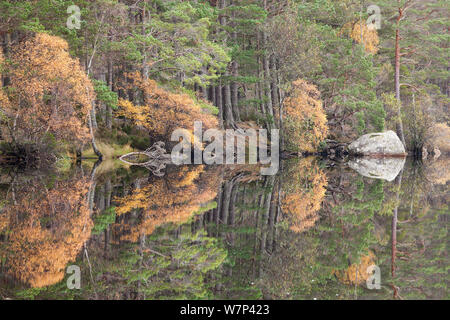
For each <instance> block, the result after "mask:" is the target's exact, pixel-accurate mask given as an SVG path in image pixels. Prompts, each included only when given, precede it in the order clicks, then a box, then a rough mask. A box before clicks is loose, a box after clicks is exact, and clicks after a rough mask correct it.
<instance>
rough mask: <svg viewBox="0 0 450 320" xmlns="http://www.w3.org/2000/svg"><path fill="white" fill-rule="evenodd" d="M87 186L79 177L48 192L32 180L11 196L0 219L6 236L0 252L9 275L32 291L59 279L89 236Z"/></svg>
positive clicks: (1, 227) (64, 182)
mask: <svg viewBox="0 0 450 320" xmlns="http://www.w3.org/2000/svg"><path fill="white" fill-rule="evenodd" d="M89 185H90V182H89V180H87V179H85V178H81V177H78V178H77V179H74V180H72V179H69V180H68V181H57V182H55V184H54V186H53V188H52V189H51V190H47V189H46V188H45V185H44V184H42V183H41V182H40V181H38V180H37V179H36V181H35V180H33V181H30V183H29V184H25V185H23V186H22V187H18V188H17V189H16V190H15V200H14V199H11V204H9V205H6V206H5V208H4V210H3V211H2V213H1V215H0V232H5V231H7V233H8V234H9V236H8V240H7V246H6V247H4V248H5V249H1V248H2V247H0V257H1V258H2V259H5V261H6V268H7V273H8V274H10V275H12V276H14V278H15V279H18V280H20V281H21V282H23V283H26V284H28V285H30V286H31V287H44V286H49V285H52V284H55V283H57V282H59V281H61V280H62V279H63V278H64V275H65V271H66V266H67V263H68V262H70V261H75V259H76V257H77V254H78V253H79V252H80V251H81V248H82V246H83V244H84V243H85V242H86V241H87V239H88V238H89V236H90V233H91V229H92V225H93V223H92V220H91V218H90V212H89V208H88V204H87V201H86V194H87V192H88V189H89ZM2 230H3V231H2Z"/></svg>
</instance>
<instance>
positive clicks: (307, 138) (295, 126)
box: [283, 79, 328, 152]
mask: <svg viewBox="0 0 450 320" xmlns="http://www.w3.org/2000/svg"><path fill="white" fill-rule="evenodd" d="M285 110H286V120H285V124H284V128H283V130H284V136H285V138H286V144H287V146H286V147H287V149H288V150H289V151H296V152H301V151H308V152H314V151H316V150H317V149H318V147H319V145H320V143H321V142H322V141H323V140H324V139H325V138H326V137H327V135H328V126H327V118H326V115H325V112H324V110H323V108H322V101H321V100H320V92H319V91H318V90H317V88H316V87H315V86H314V85H312V84H309V83H307V82H306V81H305V80H302V79H299V80H296V81H294V82H293V83H292V90H291V94H290V96H289V97H288V98H286V100H285Z"/></svg>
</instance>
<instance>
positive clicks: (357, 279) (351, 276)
mask: <svg viewBox="0 0 450 320" xmlns="http://www.w3.org/2000/svg"><path fill="white" fill-rule="evenodd" d="M374 264H375V255H374V254H373V252H371V251H369V253H368V254H367V255H364V256H362V257H361V258H360V261H359V263H353V264H351V265H350V266H349V267H348V268H347V269H345V270H338V271H334V274H335V275H336V277H337V278H338V279H339V281H340V282H342V283H344V284H348V285H350V284H363V283H365V282H366V280H367V279H368V278H369V277H370V276H371V274H370V273H368V272H367V269H368V268H369V267H370V266H372V265H374Z"/></svg>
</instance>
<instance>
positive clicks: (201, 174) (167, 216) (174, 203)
mask: <svg viewBox="0 0 450 320" xmlns="http://www.w3.org/2000/svg"><path fill="white" fill-rule="evenodd" d="M204 170H205V168H204V166H195V167H180V168H177V169H176V171H172V172H168V173H167V174H166V176H165V177H164V179H158V180H156V181H154V182H152V183H151V184H146V185H144V186H141V187H140V188H137V189H136V190H134V192H133V193H132V194H130V195H127V196H124V197H122V198H119V199H116V201H117V202H118V205H117V207H116V213H117V215H119V216H127V215H130V214H133V212H134V213H136V212H141V214H142V216H141V219H139V223H138V224H132V223H126V222H124V221H126V217H125V220H123V219H122V220H121V221H123V222H122V223H121V224H116V225H115V229H116V230H117V231H119V230H120V231H121V233H122V236H121V239H122V240H128V241H132V242H136V241H137V240H138V239H139V236H141V235H144V234H145V235H149V234H151V233H152V232H153V231H154V230H155V229H156V228H157V227H158V226H160V225H162V224H165V223H184V222H186V221H187V220H189V219H190V218H191V217H192V215H193V214H194V213H195V212H196V211H197V210H199V209H200V207H201V205H202V204H205V203H207V202H209V201H212V200H213V199H214V198H215V197H216V195H217V191H218V186H219V183H220V182H219V175H218V173H217V170H214V169H212V170H208V171H204Z"/></svg>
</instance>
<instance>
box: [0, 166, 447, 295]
mask: <svg viewBox="0 0 450 320" xmlns="http://www.w3.org/2000/svg"><path fill="white" fill-rule="evenodd" d="M449 164H450V161H449V159H448V158H441V159H439V160H437V161H428V162H427V163H426V164H424V165H422V164H418V163H413V162H412V161H409V160H408V161H407V162H406V164H405V165H404V167H403V169H401V168H400V169H401V170H400V172H399V173H398V174H394V177H395V179H394V180H393V181H386V180H383V179H377V178H374V177H376V176H377V174H369V176H370V175H371V177H365V176H362V175H361V174H359V173H358V172H357V171H355V170H354V169H352V168H354V166H352V168H351V167H350V166H349V165H347V164H337V163H331V162H325V161H322V160H318V159H314V158H307V159H294V160H290V161H285V162H284V163H283V164H282V170H281V171H280V172H279V174H278V175H276V176H260V175H259V168H257V167H252V166H233V167H231V166H209V167H207V166H190V167H169V168H167V169H166V172H165V175H164V177H162V178H161V177H155V176H154V175H153V174H152V173H151V172H149V171H148V170H146V169H145V168H139V167H131V168H126V167H124V166H122V165H121V164H120V163H119V162H103V163H101V164H100V165H99V166H96V167H95V168H94V166H93V164H92V163H91V164H89V163H87V164H83V166H74V167H73V168H70V169H68V170H65V171H64V172H63V173H61V172H59V173H56V172H28V173H17V172H14V170H9V171H6V170H3V171H2V174H1V181H0V182H1V185H0V192H1V198H0V200H1V202H0V208H1V209H0V210H1V211H0V258H1V266H0V298H1V299H5V298H11V299H33V298H34V299H74V298H75V299H179V298H186V299H394V298H396V299H448V298H449V295H448V290H447V284H448V282H449V275H448V266H449V260H448V257H447V244H448V240H449V238H448V235H447V232H448V225H449V224H448V216H449V212H450V211H449V208H448V203H449V198H450V194H449V192H448V180H449V178H450V166H449ZM383 170H390V169H385V168H381V172H383ZM363 173H364V172H363ZM366 175H367V174H366ZM73 265H74V266H78V267H79V268H80V272H81V274H80V285H81V287H80V289H76V288H75V289H70V288H68V285H67V283H68V282H69V283H72V284H73V283H76V282H74V281H73V278H71V276H72V271H70V270H73V269H69V271H70V273H67V271H68V269H67V268H68V267H69V266H73ZM371 266H376V267H371ZM369 267H371V268H372V270H375V269H376V270H375V273H377V270H379V276H380V281H381V284H380V288H379V289H376V288H373V287H372V289H369V288H368V285H367V279H368V278H369V277H370V276H371V275H370V274H369V273H368V272H367V271H368V268H369ZM75 268H76V267H75ZM374 268H375V269H374ZM378 268H379V269H378ZM377 274H378V273H377ZM374 277H375V276H373V277H372V278H371V279H373V278H374ZM371 283H374V282H373V281H372V282H371ZM369 287H370V283H369Z"/></svg>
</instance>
